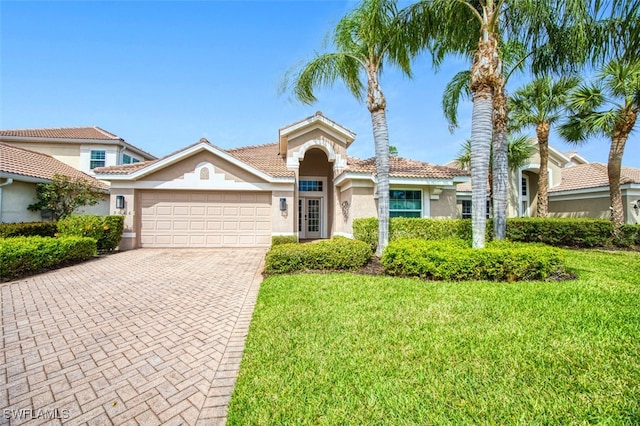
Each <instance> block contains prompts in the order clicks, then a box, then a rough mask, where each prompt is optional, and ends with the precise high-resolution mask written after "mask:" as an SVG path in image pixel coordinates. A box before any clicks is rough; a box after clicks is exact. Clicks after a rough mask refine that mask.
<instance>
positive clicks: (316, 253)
mask: <svg viewBox="0 0 640 426" xmlns="http://www.w3.org/2000/svg"><path fill="white" fill-rule="evenodd" d="M370 258H371V248H370V247H369V245H368V244H367V243H364V242H362V241H356V240H351V239H348V238H344V237H342V238H341V237H335V238H333V239H331V240H327V241H319V242H315V243H307V244H297V243H296V244H280V245H277V246H274V247H272V248H271V249H270V250H269V252H268V253H267V256H266V260H265V273H266V274H269V275H271V274H286V273H290V272H296V271H305V270H312V271H317V270H320V271H326V270H345V271H349V270H354V269H358V268H361V267H362V266H364V265H365V264H366V263H367V262H368V261H369V259H370Z"/></svg>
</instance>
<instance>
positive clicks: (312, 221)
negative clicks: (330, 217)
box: [298, 198, 322, 238]
mask: <svg viewBox="0 0 640 426" xmlns="http://www.w3.org/2000/svg"><path fill="white" fill-rule="evenodd" d="M321 226H322V199H321V198H299V199H298V231H299V232H300V238H320V235H321Z"/></svg>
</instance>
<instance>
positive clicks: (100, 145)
mask: <svg viewBox="0 0 640 426" xmlns="http://www.w3.org/2000/svg"><path fill="white" fill-rule="evenodd" d="M9 146H12V147H15V148H23V149H24V151H16V150H11V149H9V148H8V147H9ZM0 150H1V151H2V155H3V157H2V160H0V173H2V174H1V175H0V178H5V179H8V178H9V177H10V178H11V179H13V181H12V182H13V183H12V186H11V188H10V189H9V188H8V187H6V186H7V185H8V184H7V181H6V180H5V181H4V182H2V181H0V185H5V190H4V195H5V197H4V198H5V199H4V202H3V204H2V206H3V209H5V210H3V211H2V213H3V214H2V216H0V223H1V222H30V221H34V220H35V221H37V220H41V217H40V213H38V212H35V213H34V212H29V211H28V210H26V206H28V205H29V204H33V202H34V201H35V196H36V195H35V194H36V193H35V184H36V183H38V182H47V181H49V180H51V178H52V177H53V174H54V173H49V172H48V171H45V170H44V169H43V168H42V167H40V166H41V165H43V164H49V165H50V167H51V169H50V170H51V171H55V173H58V174H64V175H67V176H69V177H82V178H87V175H89V176H94V172H93V169H95V168H96V167H105V166H114V165H119V164H129V163H139V162H141V161H148V160H155V159H156V157H155V156H154V155H152V154H149V153H148V152H146V151H144V150H142V149H140V148H138V147H136V146H134V145H132V144H130V143H129V142H127V141H125V140H124V139H122V138H121V137H119V136H116V135H114V134H112V133H109V132H107V131H106V130H103V129H101V128H100V127H65V128H52V129H19V130H0ZM26 152H30V154H26ZM34 152H35V153H40V154H42V155H40V156H34V155H33V153H34ZM20 153H23V155H24V156H25V158H29V159H30V160H33V161H34V162H35V163H34V164H33V167H31V168H29V167H27V166H28V164H23V163H21V162H19V161H18V159H17V158H14V156H15V157H18V156H19V155H20ZM14 160H15V161H14ZM51 160H55V161H51ZM18 164H21V166H20V167H18V168H17V169H13V168H12V167H14V165H18ZM23 166H24V167H23ZM23 172H24V173H26V174H24V176H23V174H22V173H23ZM25 179H26V180H25ZM94 181H95V179H93V178H92V179H91V182H94ZM18 183H20V184H18ZM95 183H96V185H98V186H99V187H104V188H106V189H105V191H106V192H108V183H106V182H95ZM7 209H10V210H7ZM82 212H86V213H91V214H100V215H106V214H108V213H109V200H108V198H107V199H105V201H104V202H101V203H98V204H97V205H95V206H91V207H87V208H85V209H83V210H82ZM45 219H46V218H45Z"/></svg>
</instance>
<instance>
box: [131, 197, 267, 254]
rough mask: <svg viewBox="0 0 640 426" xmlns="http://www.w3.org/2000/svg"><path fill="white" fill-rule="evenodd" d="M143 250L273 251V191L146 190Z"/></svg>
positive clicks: (141, 237) (141, 234)
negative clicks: (228, 248)
mask: <svg viewBox="0 0 640 426" xmlns="http://www.w3.org/2000/svg"><path fill="white" fill-rule="evenodd" d="M139 200H140V201H139V202H140V214H141V218H140V224H141V226H140V247H156V248H159V247H268V246H269V245H270V244H271V192H267V191H264V192H248V191H175V190H165V191H161V190H160V191H141V192H140V198H139Z"/></svg>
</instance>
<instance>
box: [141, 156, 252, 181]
mask: <svg viewBox="0 0 640 426" xmlns="http://www.w3.org/2000/svg"><path fill="white" fill-rule="evenodd" d="M200 163H211V164H212V165H213V168H214V173H215V174H219V173H223V174H224V175H225V179H226V180H234V181H237V182H264V180H262V179H260V178H259V177H257V176H256V175H254V174H252V173H249V172H247V171H246V170H243V169H241V168H240V167H238V166H236V165H234V164H232V163H230V162H228V161H225V160H223V159H221V158H220V157H217V156H215V155H214V154H212V153H210V152H208V151H203V152H199V153H197V154H194V155H192V156H190V157H188V158H185V159H183V160H182V161H179V162H177V163H175V164H172V165H170V166H167V167H165V168H163V169H162V170H159V171H157V172H155V173H151V174H149V175H147V176H144V177H143V178H141V179H140V181H163V182H164V181H171V180H175V179H182V178H183V176H184V175H185V173H193V172H194V170H195V169H196V167H197V166H198V164H200ZM211 178H213V176H211Z"/></svg>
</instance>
